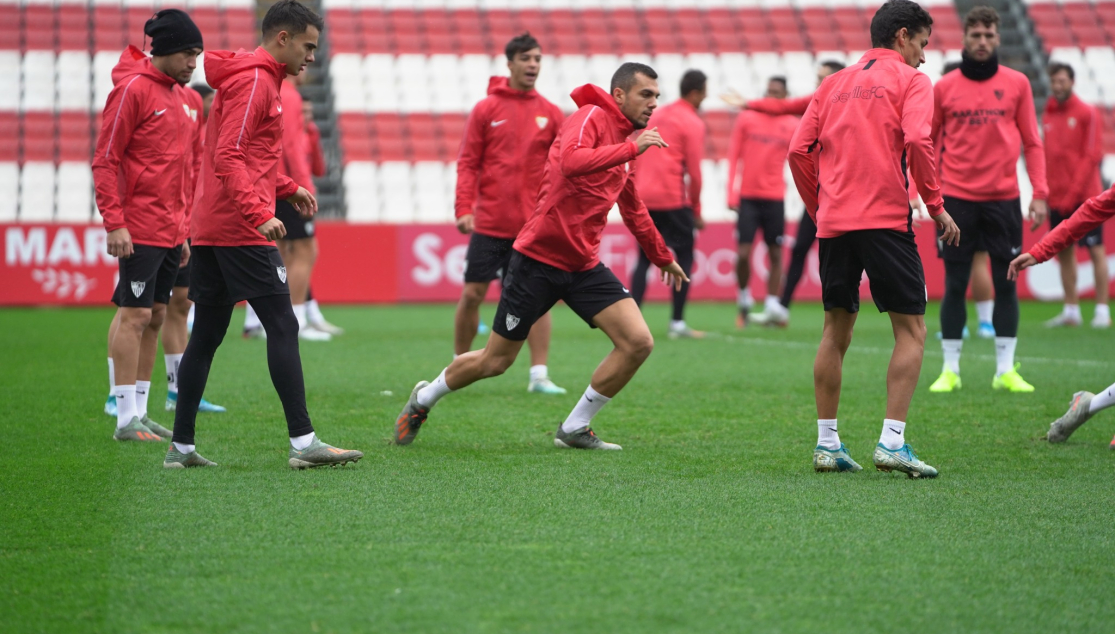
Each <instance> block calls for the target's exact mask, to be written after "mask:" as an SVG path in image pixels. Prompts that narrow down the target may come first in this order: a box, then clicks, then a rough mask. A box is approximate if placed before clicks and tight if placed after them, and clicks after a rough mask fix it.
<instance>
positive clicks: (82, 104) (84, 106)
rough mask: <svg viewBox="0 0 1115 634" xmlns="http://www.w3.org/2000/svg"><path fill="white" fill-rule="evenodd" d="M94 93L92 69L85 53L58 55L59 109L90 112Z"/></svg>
mask: <svg viewBox="0 0 1115 634" xmlns="http://www.w3.org/2000/svg"><path fill="white" fill-rule="evenodd" d="M91 91H92V68H91V60H90V59H89V54H88V53H86V52H85V51H63V52H62V53H60V54H59V55H58V109H59V110H81V111H88V110H89V106H90V97H91Z"/></svg>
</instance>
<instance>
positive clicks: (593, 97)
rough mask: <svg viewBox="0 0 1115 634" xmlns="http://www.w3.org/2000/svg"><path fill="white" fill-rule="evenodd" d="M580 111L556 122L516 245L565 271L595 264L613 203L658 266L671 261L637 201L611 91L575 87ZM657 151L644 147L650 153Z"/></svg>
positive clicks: (623, 120)
mask: <svg viewBox="0 0 1115 634" xmlns="http://www.w3.org/2000/svg"><path fill="white" fill-rule="evenodd" d="M570 96H571V97H573V102H574V103H576V104H577V106H578V107H579V108H580V109H579V110H577V112H575V113H573V115H572V116H570V117H569V119H567V120H566V121H565V124H564V125H562V127H561V131H560V135H559V136H558V138H557V140H556V141H554V144H553V146H552V147H551V148H550V156H549V158H548V160H547V161H546V168H545V171H544V173H543V175H542V190H541V192H540V193H539V202H538V209H537V210H536V211H535V212H534V215H533V216H531V217H530V220H528V221H527V224H526V226H524V227H523V230H522V231H521V232H520V233H519V238H518V239H517V240H515V250H516V251H518V252H520V253H522V254H524V255H527V256H529V257H532V258H534V259H535V260H538V261H539V262H544V263H546V264H549V265H550V266H554V267H557V268H559V269H561V270H563V271H569V272H571V273H575V272H579V271H587V270H589V269H591V268H592V267H594V266H596V265H597V264H598V263H599V262H600V255H599V252H600V235H601V234H602V233H603V232H604V225H606V224H607V223H608V212H609V211H611V209H612V205H615V204H616V203H619V213H620V215H621V216H622V217H623V223H624V224H625V225H627V229H628V230H629V231H630V232H631V233H632V235H634V236H635V239H636V240H638V242H639V246H641V247H642V248H643V252H644V253H646V254H647V258H648V259H650V261H651V262H653V263H654V264H655V265H657V266H658V267H664V266H669V265H670V263H671V262H673V261H674V257H673V255H672V254H671V253H670V250H669V249H667V248H666V243H665V242H663V241H662V236H661V235H660V234H659V233H658V229H657V228H655V226H654V222H653V221H652V220H651V219H650V214H649V213H647V207H646V205H644V204H643V201H642V200H640V199H639V193H638V191H637V190H636V188H635V181H634V179H633V178H632V172H633V171H634V169H633V168H632V167H631V161H633V160H635V158H636V157H637V156H638V155H639V150H638V148H637V147H636V145H635V143H634V142H633V141H629V140H628V137H629V136H631V133H632V132H634V131H635V128H634V126H632V125H631V122H630V121H629V120H628V119H627V117H625V116H624V115H623V113H622V112H620V109H619V106H617V105H616V102H615V101H613V100H612V97H611V95H609V94H608V93H606V92H604V91H603V90H601V89H600V88H597V87H596V86H593V85H591V84H586V85H584V86H581V87H580V88H577V89H576V90H574V91H573V92H572V93H571V94H570ZM660 149H662V148H651V149H649V150H647V151H648V152H654V151H656V150H660Z"/></svg>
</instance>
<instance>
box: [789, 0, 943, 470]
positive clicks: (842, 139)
mask: <svg viewBox="0 0 1115 634" xmlns="http://www.w3.org/2000/svg"><path fill="white" fill-rule="evenodd" d="M932 24H933V19H932V18H931V17H930V16H929V14H928V13H927V12H926V11H925V9H922V8H921V7H920V6H918V5H917V4H915V3H913V2H909V0H890V1H889V2H887V3H886V4H884V5H883V6H882V7H881V8H879V10H878V11H877V12H876V13H875V17H874V18H873V19H872V20H871V42H872V46H873V47H874V48H872V49H871V50H870V51H868V52H867V53H865V54H864V55H863V57H862V58H861V59H860V61H859V62H858V63H856V64H853V65H851V66H849V67H848V68H847V69H845V70H844V71H842V72H840V73H837V74H835V75H833V76H832V77H831V78H829V79H828V80H827V81H825V82H824V83H822V84H821V87H820V88H818V90H817V92H816V93H815V94H814V96H813V102H812V103H811V104H810V105H809V109H808V110H807V111H806V113H805V116H804V118H803V119H802V121H801V125H800V126H799V127H798V130H797V132H795V133H794V138H793V140H792V141H791V142H790V154H789V161H790V170H791V171H792V172H793V175H794V184H795V185H796V186H797V189H798V193H799V194H801V197H802V200H803V201H805V210H806V212H808V213H809V214H810V215H811V216H813V217H814V219H815V220H816V222H817V236H818V238H819V239H820V260H821V289H822V290H821V292H822V296H823V301H824V304H825V325H824V332H823V334H822V337H821V345H820V349H819V350H818V351H817V359H816V362H815V363H814V365H813V377H814V385H815V391H816V396H817V430H818V438H817V447H816V448H815V449H814V451H813V468H814V469H815V470H817V471H859V470H860V469H861V467H860V466H859V465H858V464H856V462H855V461H854V460H852V457H851V456H850V455H849V454H848V451H847V449H846V448H845V446H844V445H843V443H841V442H840V436H839V435H838V433H837V409H838V407H839V404H840V382H841V378H842V366H843V363H844V354H845V353H846V352H847V350H848V346H849V345H850V344H851V341H852V329H853V326H854V325H855V323H856V314H857V313H858V311H859V287H860V282H861V280H862V277H863V274H864V272H865V271H866V273H867V277H868V279H869V280H870V281H871V297H872V299H873V300H874V302H875V306H876V307H878V309H879V311H880V312H889V313H890V320H891V326H892V328H893V331H894V353H893V354H892V355H891V360H890V367H889V369H888V370H887V407H886V418H885V419H884V420H883V431H882V434H881V436H880V438H879V443H878V444H877V445H876V447H875V453H874V463H875V467H876V468H877V469H879V470H881V471H901V472H903V473H905V474H907V475H908V476H909V477H911V478H918V477H927V478H932V477H936V475H937V470H936V469H935V468H933V467H931V466H929V465H927V464H926V463H924V462H922V461H921V460H919V459H918V457H917V456H916V455H915V454H914V451H913V449H911V448H910V445H909V444H907V443H906V440H905V428H906V415H907V413H908V412H909V409H910V400H911V399H912V398H913V395H914V388H915V387H917V383H918V375H919V374H920V373H921V361H922V356H923V354H924V352H925V319H924V315H925V304H926V298H925V274H924V271H923V270H922V265H921V256H920V255H919V254H918V247H917V243H916V242H915V241H914V232H913V227H912V223H913V218H912V214H911V210H910V200H909V195H908V192H907V184H906V172H907V166H909V168H910V172H911V173H912V174H913V181H914V183H915V184H916V185H917V190H918V192H920V193H921V197H922V200H924V201H925V205H926V207H927V208H928V210H929V215H930V216H931V217H932V218H933V220H934V222H936V223H937V225H938V226H939V227H941V228H942V230H943V231H944V235H943V239H944V240H945V241H946V242H950V243H956V242H959V238H960V233H959V231H958V229H957V227H956V224H955V223H954V222H953V221H952V219H951V218H950V217H949V215H948V213H946V212H945V210H944V207H943V206H942V202H941V193H940V190H939V189H938V187H937V170H936V160H935V159H934V158H933V142H932V137H931V136H930V124H931V122H932V119H933V97H932V90H933V89H932V85H931V84H930V82H929V77H928V76H926V75H925V74H923V73H920V72H918V71H917V70H915V69H916V68H917V67H918V66H919V65H921V64H923V63H924V62H925V59H924V54H923V52H922V51H923V49H924V47H925V46H926V44H928V43H929V33H930V30H931V28H932ZM848 139H855V140H856V142H855V143H849V142H848Z"/></svg>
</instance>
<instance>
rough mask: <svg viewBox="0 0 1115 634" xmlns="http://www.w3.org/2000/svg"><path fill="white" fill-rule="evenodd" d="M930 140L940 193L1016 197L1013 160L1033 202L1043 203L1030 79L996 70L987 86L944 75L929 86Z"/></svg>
mask: <svg viewBox="0 0 1115 634" xmlns="http://www.w3.org/2000/svg"><path fill="white" fill-rule="evenodd" d="M933 103H934V108H933V141H934V144H935V146H936V148H935V149H936V150H937V153H938V154H939V155H940V157H941V189H942V191H943V193H944V195H945V196H955V197H956V198H962V199H964V200H974V201H985V200H1011V199H1014V198H1018V195H1019V194H1018V155H1019V151H1020V150H1022V149H1023V148H1024V149H1025V153H1026V172H1027V173H1028V174H1029V175H1030V184H1031V185H1033V188H1034V198H1035V199H1036V200H1045V199H1046V198H1048V197H1049V187H1048V186H1047V185H1046V181H1045V151H1044V150H1043V148H1042V143H1041V135H1040V134H1039V133H1038V120H1037V116H1036V115H1035V114H1034V96H1033V94H1032V93H1031V89H1030V80H1029V79H1027V78H1026V76H1025V75H1023V74H1022V73H1020V72H1018V71H1016V70H1013V69H1010V68H1007V67H1006V66H999V71H998V72H996V73H995V75H994V76H993V77H991V79H988V80H986V81H974V80H971V79H968V78H967V77H965V76H964V73H961V72H955V73H948V74H946V75H945V76H944V77H942V78H941V79H940V81H938V82H937V85H936V86H934V87H933Z"/></svg>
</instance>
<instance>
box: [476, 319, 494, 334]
mask: <svg viewBox="0 0 1115 634" xmlns="http://www.w3.org/2000/svg"><path fill="white" fill-rule="evenodd" d="M489 332H492V329H491V328H490V327H489V326H488V324H486V323H484V320H483V319H481V320H480V325H478V326H477V327H476V334H478V335H486V334H488V333H489Z"/></svg>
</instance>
